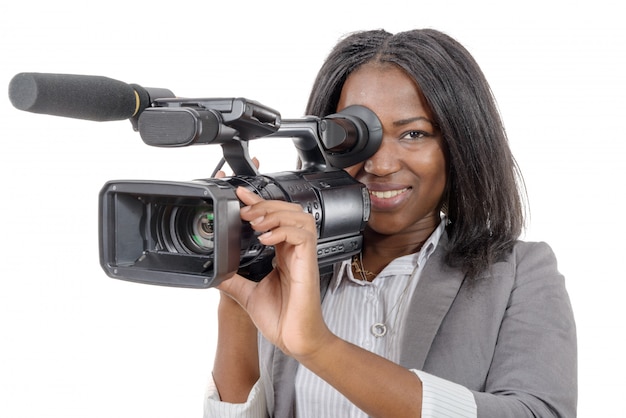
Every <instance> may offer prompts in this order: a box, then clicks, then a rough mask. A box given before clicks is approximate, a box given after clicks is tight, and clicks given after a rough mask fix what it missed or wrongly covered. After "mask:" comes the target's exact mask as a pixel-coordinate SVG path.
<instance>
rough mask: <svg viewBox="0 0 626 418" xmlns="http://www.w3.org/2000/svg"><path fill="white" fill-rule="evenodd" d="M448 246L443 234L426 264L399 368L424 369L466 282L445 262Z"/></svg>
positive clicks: (411, 312) (414, 296)
mask: <svg viewBox="0 0 626 418" xmlns="http://www.w3.org/2000/svg"><path fill="white" fill-rule="evenodd" d="M447 245H448V237H447V235H446V234H445V233H444V234H443V235H442V236H441V239H440V241H439V245H437V248H436V249H435V252H434V253H433V254H432V255H431V256H430V258H429V259H428V261H427V262H426V266H425V267H424V270H423V271H422V274H421V276H420V278H419V282H418V283H417V286H416V287H415V293H414V294H413V297H412V299H411V304H410V305H409V312H408V316H407V323H406V324H405V328H404V336H403V337H404V338H403V339H402V350H401V353H400V365H401V366H403V367H406V368H408V369H418V370H421V369H422V368H423V367H424V363H425V361H426V357H427V356H428V352H429V351H430V347H431V345H432V343H433V340H434V338H435V335H436V334H437V331H438V330H439V326H440V325H441V322H442V321H443V318H444V317H445V316H446V313H447V312H448V310H449V309H450V306H451V305H452V302H453V301H454V299H455V297H456V295H457V293H458V292H459V288H460V287H461V284H462V283H463V278H464V274H463V273H462V272H461V271H460V270H459V269H453V268H450V267H447V266H446V264H445V262H444V257H445V254H446V252H447Z"/></svg>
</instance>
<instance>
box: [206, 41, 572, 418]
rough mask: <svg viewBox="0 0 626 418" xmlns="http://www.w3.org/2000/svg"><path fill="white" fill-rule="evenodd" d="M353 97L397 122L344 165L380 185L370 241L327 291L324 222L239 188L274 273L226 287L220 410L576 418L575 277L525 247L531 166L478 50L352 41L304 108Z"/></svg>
mask: <svg viewBox="0 0 626 418" xmlns="http://www.w3.org/2000/svg"><path fill="white" fill-rule="evenodd" d="M355 104H359V105H363V106H366V107H368V108H370V109H371V110H373V111H374V112H375V113H376V114H377V116H378V118H379V119H380V120H381V123H382V126H383V141H382V144H381V146H380V149H379V150H378V151H377V152H376V154H375V155H373V156H372V157H371V158H369V159H367V160H366V161H363V162H361V163H359V164H357V165H356V166H353V167H349V168H348V169H347V171H348V172H349V173H350V174H351V175H352V176H354V177H355V178H356V179H358V180H359V181H361V182H362V183H364V184H365V185H366V186H367V187H368V189H369V191H370V197H371V203H372V212H371V216H370V220H369V221H368V224H367V228H366V231H365V232H364V245H363V250H362V252H361V254H359V255H358V256H357V257H355V258H354V259H353V260H346V261H345V262H342V263H338V264H337V265H336V266H335V270H334V273H333V276H332V277H329V278H327V277H323V278H322V279H323V280H321V287H322V292H321V293H320V291H319V289H320V277H319V273H318V269H317V264H316V253H315V249H316V229H315V224H314V221H313V219H312V217H311V216H310V215H308V214H306V213H304V212H303V211H302V208H301V207H300V206H299V205H296V204H290V203H285V202H277V201H263V200H262V199H261V198H260V197H259V196H257V195H255V194H253V193H251V192H247V191H245V190H243V189H241V190H238V196H239V198H240V199H241V201H242V202H243V203H244V204H245V206H244V207H243V208H242V210H241V217H242V219H244V220H246V221H249V222H250V223H251V224H252V226H253V228H254V229H255V230H257V231H260V232H264V233H263V234H262V235H261V236H260V237H259V239H260V241H261V242H262V243H264V244H267V245H274V246H276V259H275V263H276V268H275V269H274V270H273V271H272V272H271V273H270V274H269V275H268V276H267V277H266V278H264V279H263V280H262V281H261V282H260V283H258V284H257V283H254V282H251V281H248V280H246V279H244V278H242V277H239V276H235V277H233V278H231V279H229V280H226V281H224V282H223V283H222V284H221V285H220V287H219V288H220V290H221V291H222V296H221V302H220V305H219V331H218V347H217V353H216V360H215V368H214V371H213V380H214V383H215V385H214V387H213V388H211V389H210V393H209V395H208V397H207V402H206V407H205V414H206V416H220V417H226V416H237V417H239V416H241V417H243V416H246V417H247V416H250V417H256V416H259V417H263V416H268V415H269V416H276V417H292V416H297V417H308V416H310V417H334V416H338V417H344V416H363V417H366V416H373V417H404V416H407V417H408V416H411V417H419V416H424V417H426V416H442V415H443V416H464V417H465V416H467V417H470V416H479V417H509V416H510V417H526V416H535V417H572V416H575V415H576V396H577V382H576V335H575V325H574V320H573V315H572V311H571V307H570V304H569V299H568V296H567V293H566V290H565V287H564V281H563V277H562V276H561V275H560V274H559V272H558V271H557V268H556V260H555V258H554V255H553V253H552V251H551V250H550V248H549V247H548V246H547V245H545V244H542V243H524V242H521V241H518V237H519V234H520V232H521V229H522V226H523V208H522V203H521V202H522V199H521V193H520V190H519V187H518V183H517V178H518V176H517V170H516V165H515V162H514V159H513V157H512V155H511V152H510V149H509V147H508V144H507V139H506V135H505V133H504V128H503V126H502V123H501V121H500V118H499V115H498V112H497V108H496V105H495V102H494V99H493V98H492V95H491V91H490V89H489V87H488V84H487V82H486V81H485V79H484V76H483V74H482V72H481V71H480V69H479V67H478V66H477V64H476V63H475V61H474V60H473V58H472V57H471V56H470V54H469V53H468V52H467V51H466V50H465V49H464V48H463V47H462V46H461V45H460V44H458V43H457V42H456V41H455V40H453V39H451V38H450V37H448V36H447V35H445V34H442V33H441V32H438V31H434V30H415V31H410V32H404V33H399V34H396V35H391V34H389V33H386V32H385V31H369V32H362V33H356V34H353V35H351V36H348V37H346V38H345V39H343V40H342V41H341V42H340V43H339V44H338V45H337V46H336V47H335V48H334V50H333V51H332V52H331V54H330V55H329V57H328V59H327V60H326V62H325V63H324V65H323V67H322V69H321V71H320V73H319V75H318V77H317V80H316V82H315V85H314V87H313V92H312V95H311V97H310V100H309V105H308V109H307V114H315V115H319V116H324V115H327V114H330V113H334V112H336V111H341V110H342V109H343V108H345V107H347V106H350V105H355ZM326 279H329V280H326ZM258 333H260V334H261V335H262V337H261V338H259V339H258V341H257V335H258Z"/></svg>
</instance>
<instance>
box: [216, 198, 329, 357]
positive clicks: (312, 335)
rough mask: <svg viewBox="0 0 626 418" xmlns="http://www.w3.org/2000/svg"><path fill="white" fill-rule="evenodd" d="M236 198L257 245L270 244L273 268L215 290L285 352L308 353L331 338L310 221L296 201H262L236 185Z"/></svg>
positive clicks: (310, 217) (226, 283)
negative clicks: (260, 276)
mask: <svg viewBox="0 0 626 418" xmlns="http://www.w3.org/2000/svg"><path fill="white" fill-rule="evenodd" d="M237 196H238V197H239V199H240V200H241V201H242V202H243V203H244V204H245V205H246V206H244V207H243V208H242V209H241V218H242V219H243V220H245V221H249V222H250V224H251V226H252V228H253V229H254V230H255V231H259V232H263V234H261V235H260V236H259V241H260V242H261V243H262V244H265V245H273V246H274V247H275V249H276V253H275V259H274V264H275V268H274V270H272V271H271V272H270V273H269V274H268V275H267V276H266V277H265V278H264V279H263V280H261V281H260V282H258V283H255V282H252V281H250V280H247V279H244V278H243V277H241V276H237V275H235V276H233V277H232V278H230V279H227V280H225V281H223V282H222V283H221V284H220V285H219V286H218V288H219V289H220V290H221V291H223V292H225V293H226V294H228V295H230V296H231V297H232V298H234V299H235V300H237V301H238V302H239V304H240V305H241V306H242V307H243V308H244V309H245V310H246V312H248V315H250V317H251V318H252V321H253V322H254V323H255V325H256V327H257V328H258V329H259V331H260V332H261V333H262V334H263V335H264V336H265V338H267V339H268V340H269V341H270V342H272V343H273V344H275V345H276V346H278V347H279V348H281V349H282V350H283V351H284V352H285V353H286V354H288V355H291V356H293V357H296V358H298V357H302V356H304V357H306V356H308V355H311V354H312V353H314V352H315V351H316V350H317V348H319V345H320V344H323V343H324V341H325V340H326V338H327V337H329V336H330V332H329V330H328V328H327V327H326V324H325V323H324V320H323V318H322V312H321V301H320V289H319V269H318V264H317V252H316V251H317V229H316V226H315V221H314V219H313V217H312V216H311V215H310V214H308V213H306V212H304V211H303V209H302V207H301V206H300V205H298V204H295V203H288V202H283V201H270V200H267V201H266V200H264V199H263V198H261V197H260V196H258V195H257V194H255V193H253V192H251V191H248V190H246V189H245V188H241V187H240V188H238V189H237Z"/></svg>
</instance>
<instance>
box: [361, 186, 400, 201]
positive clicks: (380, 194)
mask: <svg viewBox="0 0 626 418" xmlns="http://www.w3.org/2000/svg"><path fill="white" fill-rule="evenodd" d="M407 190H409V188H408V187H405V188H404V189H400V190H385V191H374V190H370V194H371V195H372V196H374V197H376V198H378V199H391V198H392V197H396V196H398V195H399V194H402V193H404V192H406V191H407Z"/></svg>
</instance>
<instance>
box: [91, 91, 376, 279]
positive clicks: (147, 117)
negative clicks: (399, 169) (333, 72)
mask: <svg viewBox="0 0 626 418" xmlns="http://www.w3.org/2000/svg"><path fill="white" fill-rule="evenodd" d="M132 122H133V126H134V127H135V129H136V130H138V131H139V133H140V134H141V137H142V139H143V140H144V142H145V143H147V144H148V145H152V146H160V147H176V146H188V145H197V144H220V145H221V146H222V149H223V155H224V160H225V162H227V163H228V165H229V166H230V167H231V169H232V170H233V172H234V175H233V176H232V177H225V178H207V179H199V180H194V181H189V182H173V181H154V180H146V181H134V180H120V181H109V182H107V183H106V184H105V185H104V187H103V188H102V190H101V192H100V202H99V210H100V213H99V215H100V216H99V236H100V264H101V266H102V268H103V269H104V271H105V272H106V274H107V275H108V276H110V277H112V278H117V279H123V280H129V281H135V282H139V283H147V284H157V285H166V286H177V287H192V288H209V287H214V286H217V285H218V284H219V283H221V282H222V281H223V280H224V279H226V278H228V277H230V276H232V275H233V274H234V273H237V272H238V273H239V274H241V275H243V276H245V277H247V278H249V279H250V280H254V281H259V280H261V279H262V278H263V277H264V276H265V275H267V274H268V273H269V272H270V271H271V269H272V268H273V267H272V260H273V257H274V248H273V247H269V246H264V245H262V244H260V242H259V241H258V239H257V233H256V232H255V231H253V230H252V228H251V227H250V225H249V224H248V223H246V222H244V221H242V220H241V218H240V215H239V210H240V207H241V203H240V202H239V200H238V198H237V197H236V195H235V190H236V188H237V187H240V186H241V187H245V188H247V189H249V190H251V191H253V192H255V193H257V194H259V195H260V196H262V197H263V198H264V199H272V200H283V201H288V202H294V203H298V204H300V205H301V206H302V208H303V210H304V211H305V212H307V213H310V214H311V216H313V217H314V219H315V222H316V226H317V232H318V247H317V253H318V260H319V266H320V268H324V267H330V266H332V264H333V263H335V262H337V261H339V260H341V259H345V258H348V257H351V256H352V255H354V254H356V253H358V252H359V251H360V249H361V246H362V231H363V229H364V228H365V225H366V223H367V220H368V218H369V212H370V206H369V195H368V191H367V189H366V188H365V186H364V185H363V184H361V183H359V182H358V181H356V180H355V179H353V178H352V177H351V176H350V175H349V174H347V173H346V172H345V171H344V170H343V168H345V167H348V166H350V165H353V164H356V163H358V162H360V161H363V160H364V159H366V158H368V157H369V156H370V155H372V154H373V153H374V152H375V151H376V150H377V149H378V147H379V145H380V141H381V140H382V128H381V126H380V122H379V121H378V118H377V117H376V115H375V114H374V113H373V112H371V111H370V110H369V109H367V108H364V107H361V106H353V107H349V108H347V109H345V110H344V111H342V112H339V113H336V114H334V115H329V116H327V117H324V118H318V117H313V116H308V117H304V118H301V119H292V120H281V117H280V114H279V113H278V112H276V111H274V110H273V109H271V108H268V107H265V106H263V105H261V104H259V103H257V102H254V101H250V100H247V99H243V98H232V99H172V98H170V99H158V100H155V101H154V102H153V103H152V105H151V107H149V108H147V109H145V110H144V111H143V112H142V113H141V114H140V115H139V116H138V117H137V118H134V119H133V120H132ZM273 136H279V137H290V138H292V140H293V143H294V146H295V147H296V150H297V152H298V156H299V160H300V162H301V164H300V169H298V170H296V171H287V172H280V173H273V174H260V173H258V171H257V168H256V167H255V165H254V164H253V163H252V161H251V159H250V157H249V155H248V141H250V140H257V139H260V138H266V137H273Z"/></svg>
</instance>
